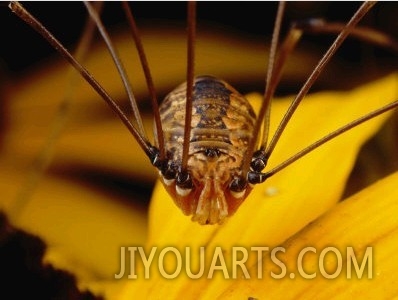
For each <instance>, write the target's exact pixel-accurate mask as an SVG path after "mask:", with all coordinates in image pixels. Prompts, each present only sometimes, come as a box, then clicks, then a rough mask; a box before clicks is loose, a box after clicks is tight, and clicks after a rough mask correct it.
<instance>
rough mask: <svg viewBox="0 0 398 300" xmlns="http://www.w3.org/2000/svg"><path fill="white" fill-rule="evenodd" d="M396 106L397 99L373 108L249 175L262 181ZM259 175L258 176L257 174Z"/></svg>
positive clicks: (397, 103)
mask: <svg viewBox="0 0 398 300" xmlns="http://www.w3.org/2000/svg"><path fill="white" fill-rule="evenodd" d="M397 107H398V100H396V101H394V102H392V103H389V104H387V105H385V106H383V107H381V108H379V109H377V110H374V111H372V112H370V113H368V114H366V115H364V116H362V117H361V118H358V119H356V120H354V121H352V122H350V123H348V124H346V125H344V126H342V127H340V128H339V129H337V130H335V131H333V132H331V133H329V134H328V135H326V136H324V137H323V138H321V139H319V140H318V141H316V142H315V143H313V144H311V145H309V146H308V147H306V148H304V149H302V150H301V151H299V152H298V153H296V154H295V155H293V156H291V157H290V158H289V159H287V160H285V161H284V162H282V163H280V164H279V165H277V166H276V167H275V168H273V169H272V170H270V171H268V172H265V173H255V172H251V174H249V177H250V176H253V178H254V177H256V180H259V181H258V182H256V183H261V182H264V181H265V180H266V179H267V178H269V177H271V176H272V175H275V174H276V173H278V172H279V171H281V170H283V169H284V168H286V167H287V166H289V165H291V164H292V163H294V162H295V161H296V160H298V159H299V158H301V157H303V156H304V155H307V154H308V153H310V152H311V151H313V150H315V149H316V148H318V147H320V146H321V145H323V144H325V143H326V142H328V141H330V140H331V139H334V138H335V137H337V136H339V135H341V134H343V133H344V132H347V131H348V130H350V129H352V128H354V127H356V126H358V125H360V124H362V123H364V122H366V121H368V120H370V119H373V118H375V117H377V116H379V115H381V114H383V113H385V112H387V111H389V110H392V109H394V108H397ZM259 175H260V176H259Z"/></svg>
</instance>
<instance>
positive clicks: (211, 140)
mask: <svg viewBox="0 0 398 300" xmlns="http://www.w3.org/2000/svg"><path fill="white" fill-rule="evenodd" d="M373 5H374V3H364V4H363V5H362V6H361V7H360V8H359V9H358V10H357V12H356V13H355V14H354V16H353V17H352V18H351V20H350V21H349V22H348V23H347V25H344V24H340V23H339V24H334V25H333V26H332V25H331V24H329V23H320V22H318V21H310V22H305V23H303V24H298V25H297V27H296V29H294V30H292V31H290V35H288V37H287V38H285V40H284V41H285V43H283V44H282V43H281V42H280V40H282V41H283V37H279V35H280V24H281V22H282V18H283V10H284V4H280V6H279V9H278V13H277V17H276V20H275V27H274V28H275V29H274V34H273V38H272V42H271V48H270V55H269V63H268V65H269V67H268V71H267V80H266V82H267V84H266V88H265V93H264V105H263V106H262V108H261V109H260V112H259V115H258V116H257V118H256V117H255V116H254V113H253V111H252V108H251V107H250V104H249V103H248V102H247V101H246V100H245V99H244V98H243V96H241V95H240V94H239V93H238V92H236V91H235V90H234V89H233V88H232V87H231V86H229V85H228V84H227V83H225V82H224V81H222V80H219V79H216V78H213V77H210V76H200V77H195V75H196V73H195V69H194V61H195V51H194V50H195V47H194V40H195V28H196V25H195V20H196V18H195V14H196V9H195V4H194V3H192V2H190V3H189V4H188V46H187V49H188V54H187V56H188V63H187V84H186V85H182V86H180V87H178V88H177V89H176V90H175V91H173V92H172V93H170V94H169V96H167V97H166V99H165V101H164V102H163V104H161V105H160V108H159V107H158V104H157V100H156V98H155V97H156V96H155V92H154V88H153V85H152V80H151V78H150V74H149V68H148V67H147V64H146V62H145V58H144V57H143V56H144V51H143V50H142V49H141V47H140V46H138V47H137V48H138V50H139V53H140V56H142V57H143V58H142V61H143V66H144V69H146V72H145V75H146V77H147V80H148V86H149V90H150V94H151V95H152V97H151V99H152V102H151V103H152V106H153V111H154V112H155V124H156V126H155V128H156V130H155V136H156V140H155V143H151V142H150V141H149V139H148V138H147V137H146V134H145V130H144V129H143V125H142V124H141V121H140V114H139V112H138V108H137V107H136V104H135V99H134V96H133V94H132V91H131V87H130V86H129V85H130V83H129V81H128V78H127V75H126V74H125V73H124V70H123V66H122V64H121V62H120V61H119V58H118V56H117V55H116V53H115V52H114V50H113V48H112V47H113V46H111V45H110V44H111V42H110V40H109V41H107V43H108V44H109V45H110V46H109V47H110V51H111V52H113V54H112V57H113V59H114V60H115V63H116V65H117V67H118V69H119V72H120V75H121V78H122V80H123V82H124V84H125V87H126V90H127V93H128V94H130V97H129V98H130V102H131V108H132V110H133V112H134V120H135V122H131V121H130V117H128V116H126V114H125V113H124V112H123V111H122V109H121V108H120V106H119V105H118V104H117V103H116V102H115V101H114V100H113V99H112V98H111V96H109V95H108V94H107V92H106V91H105V90H104V89H103V88H102V87H101V86H100V85H99V84H98V83H97V82H96V80H95V79H94V78H93V77H92V76H91V75H90V74H89V73H88V71H86V69H84V67H83V66H82V65H81V64H80V63H78V62H77V61H76V60H75V58H74V57H73V56H72V55H71V54H69V52H68V51H67V50H66V49H65V48H64V47H63V46H62V45H61V44H60V43H59V42H58V41H57V40H56V39H55V38H54V37H53V35H52V34H51V33H49V32H48V31H47V30H46V29H45V27H42V26H41V25H40V23H38V22H37V21H35V19H33V18H32V17H31V16H30V15H29V13H28V12H27V11H25V10H24V9H23V8H22V6H20V5H19V4H18V3H14V2H13V3H11V4H10V7H11V9H12V10H13V11H14V12H15V13H16V14H17V15H18V16H19V17H21V18H22V19H24V20H25V22H27V23H29V24H30V25H31V26H32V27H34V28H35V29H36V30H37V31H39V33H40V34H42V36H43V37H44V38H45V39H47V40H48V41H49V42H50V44H51V45H52V46H53V47H54V48H56V49H57V50H58V51H59V52H60V53H61V55H62V56H64V58H66V59H67V60H68V61H69V63H71V64H72V65H73V66H74V67H75V68H76V69H77V70H78V71H79V72H80V74H81V75H82V76H83V77H84V78H85V79H86V80H87V81H88V82H89V83H90V84H91V85H92V87H93V88H94V89H95V90H96V91H97V92H98V94H100V95H101V96H102V97H103V99H104V100H105V101H106V102H107V103H108V104H109V105H110V107H111V108H112V109H113V111H114V112H115V113H116V114H117V115H118V116H119V118H120V119H121V120H122V122H123V123H124V124H125V125H126V127H127V128H128V129H129V130H130V132H131V134H132V135H133V136H134V138H135V139H136V140H137V142H138V143H139V145H140V147H141V148H142V150H143V151H144V152H145V153H146V155H147V156H148V157H149V159H150V161H151V162H152V164H153V165H154V166H155V167H156V168H157V169H158V170H159V172H160V174H161V177H162V182H163V183H164V185H165V188H166V190H167V191H168V192H169V193H170V195H171V196H172V197H173V199H174V200H175V202H176V204H177V206H179V207H180V208H181V209H182V211H183V212H184V213H185V214H186V215H192V216H193V217H192V219H193V220H194V221H197V222H199V223H200V224H216V223H222V222H223V221H224V220H225V218H227V217H229V216H231V215H233V214H234V213H235V211H236V210H237V209H238V207H239V205H240V204H241V203H242V202H243V201H244V200H245V198H246V197H247V196H248V194H249V193H250V191H251V189H252V186H253V185H255V184H261V183H262V182H264V181H265V180H266V179H267V178H268V177H270V176H272V175H274V174H276V173H277V172H279V171H281V170H283V169H284V168H285V167H287V166H288V165H290V164H291V163H293V162H295V161H296V160H297V159H299V158H300V157H302V156H304V155H305V154H307V153H309V152H310V151H312V150H314V149H316V148H317V147H319V146H321V145H322V144H324V143H326V142H327V141H329V140H331V139H333V138H335V137H337V136H338V135H340V134H342V133H344V132H345V131H347V130H349V129H351V128H353V127H355V126H358V125H359V124H361V123H364V122H366V121H367V120H369V119H371V118H373V117H376V116H377V115H379V114H382V113H384V112H386V111H389V110H392V109H394V108H395V107H397V106H398V101H395V102H392V103H390V104H389V105H387V106H384V107H381V108H380V109H378V110H376V111H373V112H370V113H369V114H367V115H365V116H363V117H361V118H359V119H357V120H354V121H353V122H351V123H349V124H347V125H346V126H344V127H341V128H339V129H337V130H336V131H334V132H332V133H330V134H329V135H327V136H325V137H324V138H322V139H321V140H319V141H318V142H315V143H314V144H312V145H310V146H309V147H308V148H305V149H303V150H302V151H301V152H299V153H298V154H296V155H294V156H292V157H291V158H290V159H288V160H286V161H285V162H282V163H281V164H280V165H278V166H276V167H275V168H273V169H271V170H267V169H266V164H267V160H268V158H269V157H270V156H271V154H272V152H273V150H274V148H275V146H276V144H277V141H278V139H279V137H280V135H281V134H282V133H283V129H284V128H285V126H286V124H287V123H288V121H289V119H290V118H291V116H292V115H293V113H294V111H295V109H296V108H297V106H298V105H299V103H300V102H301V100H302V99H303V97H304V96H305V95H306V94H307V92H308V90H309V89H310V88H311V86H312V85H313V84H314V82H315V80H316V79H317V77H318V75H319V74H320V73H321V72H322V70H323V68H324V67H325V66H326V65H327V62H328V61H329V60H330V59H331V58H332V57H333V55H334V53H335V52H336V51H337V49H338V47H339V46H340V45H341V44H342V42H343V41H344V40H345V39H346V38H347V36H348V35H349V34H351V35H356V36H365V39H366V40H367V41H368V42H372V43H381V44H382V46H387V47H391V48H393V49H395V50H396V47H397V46H396V44H395V42H394V41H392V40H390V39H389V38H388V37H387V36H385V35H383V34H379V33H376V32H373V31H370V30H369V29H364V28H360V27H356V24H357V23H358V22H359V21H360V20H361V18H362V17H363V16H364V15H365V14H366V12H367V11H368V10H369V9H371V7H372V6H373ZM86 7H87V9H88V11H89V13H90V15H91V17H92V19H94V20H96V21H95V22H96V23H97V26H98V28H100V31H102V35H103V37H104V39H105V40H107V39H108V34H107V33H106V32H105V28H103V27H102V25H101V22H100V19H99V17H98V15H97V13H96V11H95V10H94V9H93V8H92V6H91V4H90V3H86ZM124 9H125V11H126V15H127V19H128V20H129V22H130V23H131V24H133V23H134V19H133V18H132V15H131V14H130V12H129V9H128V5H124ZM131 28H132V31H133V36H134V37H135V40H136V43H137V45H140V41H139V36H138V35H137V34H135V33H134V32H135V25H134V24H133V25H132V26H131ZM315 30H319V31H320V32H327V31H332V32H334V33H336V35H337V33H338V35H337V38H336V40H335V41H334V43H333V45H332V46H331V47H330V48H329V50H328V51H327V52H326V54H325V55H324V57H323V58H322V59H321V60H320V62H319V63H318V65H317V66H316V67H315V69H314V72H313V73H312V74H311V75H310V76H309V78H308V79H307V81H306V83H305V84H304V85H303V87H302V89H301V90H300V92H299V93H298V95H297V96H296V98H295V100H294V101H293V103H292V105H291V107H290V108H289V110H288V111H287V113H286V115H285V117H284V119H283V121H282V122H281V124H280V126H279V127H278V129H277V131H276V133H274V135H273V137H272V138H268V125H267V124H268V121H267V120H269V112H270V105H269V104H270V101H271V99H272V97H273V95H274V92H275V89H276V86H277V84H278V82H279V80H280V76H281V72H282V66H283V65H284V62H285V59H286V57H288V56H289V54H290V53H291V52H292V51H293V48H294V47H295V44H296V42H298V39H299V37H298V36H299V35H300V34H301V33H302V31H304V32H305V31H315ZM186 99H187V101H186ZM192 99H193V100H192ZM159 112H160V113H159ZM188 112H191V113H188ZM220 116H221V117H220ZM234 122H235V123H236V122H240V123H241V126H239V127H238V128H235V127H236V126H235V125H234ZM189 124H191V126H189ZM260 132H262V134H260ZM188 140H189V141H190V142H189V143H188V142H187V141H188ZM263 170H265V171H263Z"/></svg>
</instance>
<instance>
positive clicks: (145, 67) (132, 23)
mask: <svg viewBox="0 0 398 300" xmlns="http://www.w3.org/2000/svg"><path fill="white" fill-rule="evenodd" d="M122 7H123V10H124V12H125V14H126V18H127V21H128V22H129V24H130V29H131V33H132V36H133V39H134V42H135V45H136V48H137V52H138V55H139V57H140V62H141V66H142V69H143V71H144V75H145V80H146V83H147V87H148V91H149V94H150V96H151V97H150V98H151V106H152V111H153V114H154V119H155V126H156V136H157V144H158V147H159V159H160V160H163V159H164V158H165V149H164V135H163V129H162V122H161V121H160V114H159V106H158V101H157V97H156V90H155V86H154V84H153V80H152V75H151V71H150V69H149V64H148V61H147V59H146V55H145V51H144V46H143V45H142V41H141V38H140V34H139V32H138V27H137V24H136V22H135V19H134V16H133V14H132V12H131V9H130V6H129V5H128V3H127V2H126V1H123V2H122Z"/></svg>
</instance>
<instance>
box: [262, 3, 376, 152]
mask: <svg viewBox="0 0 398 300" xmlns="http://www.w3.org/2000/svg"><path fill="white" fill-rule="evenodd" d="M374 4H375V2H365V3H363V4H362V5H361V7H360V8H359V9H358V10H357V11H356V13H355V14H354V16H353V17H352V18H351V20H350V21H349V22H348V23H347V25H346V26H345V27H344V28H343V30H342V31H341V32H340V34H339V35H338V36H337V38H336V39H335V41H334V42H333V44H332V45H331V46H330V48H329V49H328V51H327V52H326V53H325V55H324V56H323V57H322V58H321V60H320V61H319V62H318V64H317V65H316V67H315V69H314V71H313V72H312V73H311V75H310V76H309V77H308V79H307V81H306V82H305V83H304V85H303V87H302V88H301V90H300V91H299V93H298V94H297V96H296V98H295V99H294V100H293V102H292V104H291V105H290V107H289V108H288V110H287V112H286V114H285V116H284V117H283V119H282V121H281V122H280V124H279V126H278V128H277V130H276V132H275V134H274V136H273V138H272V140H271V142H270V144H269V145H268V147H267V149H266V151H265V157H266V159H268V158H269V157H270V156H271V154H272V152H273V150H274V148H275V146H276V144H277V142H278V140H279V138H280V136H281V135H282V132H283V131H284V129H285V128H286V126H287V124H288V122H289V120H290V118H291V117H292V116H293V114H294V112H295V110H296V109H297V107H298V105H299V104H300V102H301V100H302V99H303V98H304V97H305V95H306V94H307V93H308V91H309V89H310V88H311V87H312V85H313V84H314V82H315V81H316V79H317V78H318V77H319V75H320V74H321V72H322V71H323V69H324V68H325V66H326V64H327V63H328V62H329V61H330V59H331V58H332V57H333V55H334V53H335V52H336V51H337V49H338V48H339V47H340V45H341V44H342V43H343V41H344V40H345V39H346V38H347V36H348V35H349V34H350V32H351V31H352V29H353V28H354V26H355V25H356V24H357V23H358V22H359V21H360V20H361V19H362V17H363V16H364V15H365V14H366V13H367V12H368V11H369V10H370V9H371V8H372V7H373V5H374Z"/></svg>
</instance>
